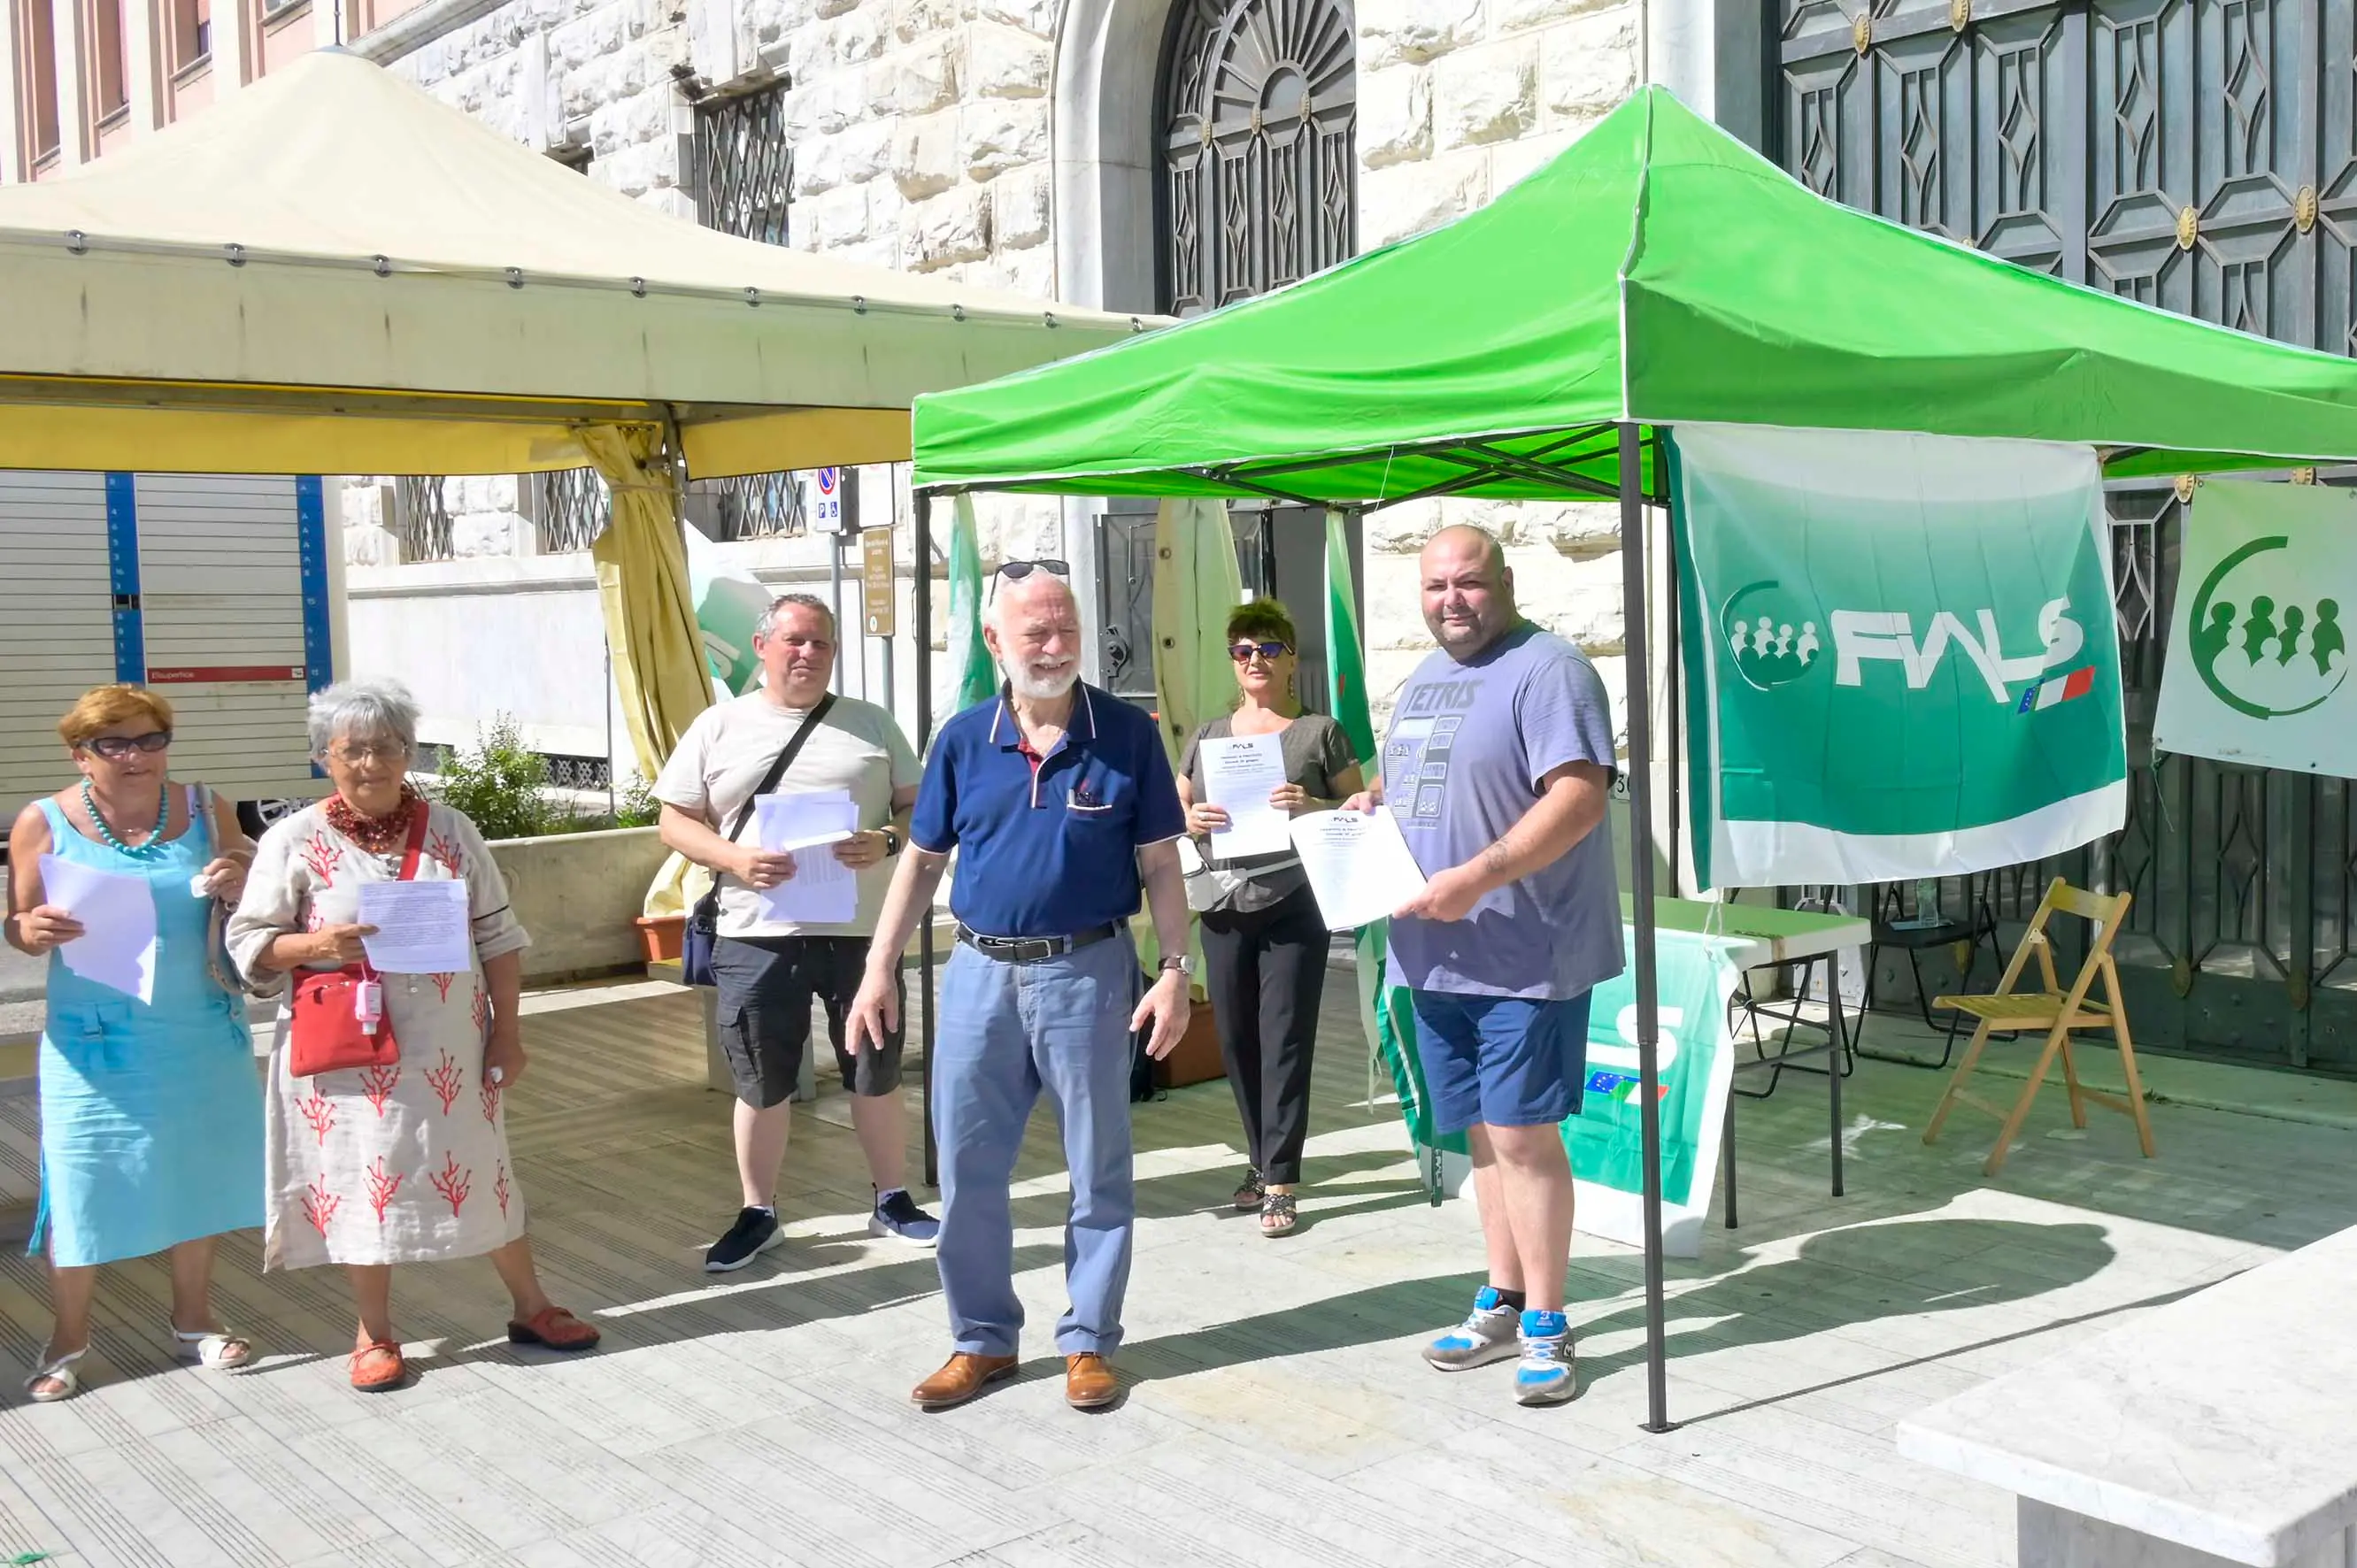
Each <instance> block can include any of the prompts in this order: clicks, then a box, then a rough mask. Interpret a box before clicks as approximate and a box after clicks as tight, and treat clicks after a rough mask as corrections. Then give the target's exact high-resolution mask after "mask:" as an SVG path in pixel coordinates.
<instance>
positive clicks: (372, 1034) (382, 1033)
mask: <svg viewBox="0 0 2357 1568" xmlns="http://www.w3.org/2000/svg"><path fill="white" fill-rule="evenodd" d="M426 818H427V808H426V806H425V803H424V802H423V801H420V802H419V803H418V806H417V810H416V812H415V814H414V815H413V816H412V817H411V818H410V821H409V843H408V847H407V849H406V851H405V852H404V854H403V855H402V857H401V880H402V881H404V882H408V881H411V880H412V879H414V877H415V876H416V875H417V860H418V856H419V854H421V853H422V852H423V851H424V850H425V824H426ZM376 983H377V979H376V972H375V971H374V970H372V969H371V968H370V967H369V966H368V962H367V961H366V960H362V961H361V962H359V963H352V964H346V965H345V966H344V967H343V968H341V969H337V970H312V971H308V972H300V973H297V974H296V977H295V992H294V1000H293V1001H292V1002H291V1003H290V1004H288V1007H287V1025H286V1071H287V1074H288V1076H290V1077H293V1078H315V1077H317V1075H319V1074H320V1073H323V1072H343V1071H345V1070H347V1069H354V1068H371V1067H390V1066H392V1065H393V1064H394V1063H395V1062H398V1061H399V1060H401V1046H400V1042H398V1041H396V1040H395V1039H394V1038H393V1020H392V1018H390V1017H389V1016H386V1015H385V1014H384V1010H383V1006H382V1000H381V998H382V992H381V991H379V992H377V993H376V994H377V996H378V997H379V998H380V1001H379V1004H378V1005H377V1007H376V1008H375V1009H374V1010H373V1011H374V1013H375V1016H374V1017H370V1016H368V1015H366V1014H364V1013H363V1011H362V1008H361V1003H362V1000H363V998H364V997H365V996H366V995H367V994H368V993H367V992H365V991H363V989H362V988H363V987H373V986H375V985H376Z"/></svg>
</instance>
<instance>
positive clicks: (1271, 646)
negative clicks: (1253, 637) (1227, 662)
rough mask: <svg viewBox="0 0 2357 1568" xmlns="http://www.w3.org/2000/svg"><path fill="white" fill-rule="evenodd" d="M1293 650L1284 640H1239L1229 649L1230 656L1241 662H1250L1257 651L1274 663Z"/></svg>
mask: <svg viewBox="0 0 2357 1568" xmlns="http://www.w3.org/2000/svg"><path fill="white" fill-rule="evenodd" d="M1292 651H1293V650H1292V649H1291V648H1288V647H1287V646H1286V645H1285V644H1284V643H1282V642H1239V643H1237V644H1235V645H1234V646H1233V647H1232V648H1230V649H1229V650H1228V657H1229V658H1231V659H1232V660H1235V661H1236V662H1237V663H1239V664H1249V663H1250V662H1252V656H1253V655H1254V654H1255V653H1257V654H1259V655H1260V656H1261V657H1262V658H1263V659H1265V660H1268V661H1269V662H1270V663H1271V664H1274V663H1275V662H1276V661H1277V660H1280V659H1282V658H1284V657H1285V656H1286V654H1288V653H1290V652H1292Z"/></svg>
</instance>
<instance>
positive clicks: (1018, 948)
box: [957, 924, 1121, 963]
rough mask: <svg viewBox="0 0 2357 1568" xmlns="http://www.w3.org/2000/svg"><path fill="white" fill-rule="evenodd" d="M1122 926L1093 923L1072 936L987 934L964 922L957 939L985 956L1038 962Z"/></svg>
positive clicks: (1105, 936)
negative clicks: (990, 935) (989, 935)
mask: <svg viewBox="0 0 2357 1568" xmlns="http://www.w3.org/2000/svg"><path fill="white" fill-rule="evenodd" d="M1120 929H1121V928H1120V927H1119V926H1091V927H1090V928H1089V929H1087V930H1085V931H1074V932H1073V933H1072V934H1071V936H1069V937H986V936H985V935H983V934H982V933H981V932H980V931H977V930H975V929H974V928H973V927H971V926H967V925H963V924H961V925H960V926H959V927H958V929H957V940H960V941H962V942H963V943H964V944H965V945H966V946H968V947H970V948H972V949H973V950H974V951H976V952H978V953H980V954H981V955H982V956H983V957H985V958H995V959H996V960H998V961H1000V962H1001V963H1038V962H1039V961H1041V960H1042V959H1050V958H1061V957H1063V956H1064V955H1065V954H1066V953H1069V952H1078V951H1079V950H1081V949H1082V948H1085V947H1093V946H1095V945H1096V944H1097V943H1099V942H1101V941H1103V940H1106V939H1108V938H1110V937H1112V936H1113V935H1114V933H1115V932H1117V931H1119V930H1120Z"/></svg>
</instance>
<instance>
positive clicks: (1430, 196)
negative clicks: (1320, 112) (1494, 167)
mask: <svg viewBox="0 0 2357 1568" xmlns="http://www.w3.org/2000/svg"><path fill="white" fill-rule="evenodd" d="M1489 198H1490V165H1489V157H1488V155H1487V154H1486V153H1484V152H1482V151H1481V150H1480V149H1479V148H1475V149H1470V150H1468V151H1464V152H1458V153H1448V154H1443V155H1441V156H1437V157H1434V158H1432V159H1430V160H1429V161H1427V162H1425V163H1415V164H1402V165H1400V166H1396V167H1393V168H1387V169H1369V170H1367V171H1366V172H1365V173H1363V174H1361V176H1360V177H1359V249H1361V251H1371V250H1373V249H1374V248H1375V247H1376V246H1378V245H1388V244H1390V243H1392V242H1394V241H1396V240H1405V239H1406V238H1408V237H1409V236H1410V235H1412V234H1421V233H1424V232H1426V231H1429V230H1433V229H1437V228H1438V227H1440V225H1442V224H1443V223H1446V222H1448V221H1449V220H1451V219H1453V218H1458V217H1461V216H1463V215H1464V214H1465V213H1467V212H1469V211H1471V210H1472V209H1474V208H1476V207H1479V206H1480V205H1481V204H1482V203H1483V202H1484V201H1487V200H1488V199H1489Z"/></svg>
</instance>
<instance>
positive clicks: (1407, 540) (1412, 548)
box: [1361, 500, 1443, 601]
mask: <svg viewBox="0 0 2357 1568" xmlns="http://www.w3.org/2000/svg"><path fill="white" fill-rule="evenodd" d="M1442 521H1443V518H1442V514H1441V510H1440V503H1439V502H1438V501H1434V500H1426V501H1403V502H1402V503H1400V504H1399V505H1398V506H1387V507H1384V508H1383V510H1380V511H1371V512H1369V513H1368V514H1367V516H1366V520H1365V521H1364V522H1363V523H1362V524H1361V530H1362V532H1363V535H1364V537H1365V540H1366V545H1367V553H1369V554H1370V555H1413V554H1415V553H1416V552H1417V551H1419V550H1421V549H1423V548H1424V542H1425V541H1426V540H1427V539H1430V538H1431V537H1432V536H1433V535H1434V534H1435V533H1437V532H1440V528H1441V523H1442ZM1370 570H1372V568H1370ZM1368 597H1369V599H1370V600H1371V601H1372V598H1373V586H1372V578H1370V580H1369V587H1368Z"/></svg>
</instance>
